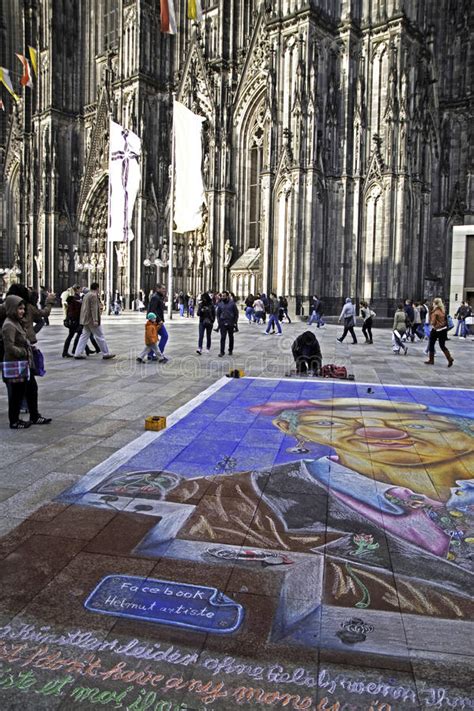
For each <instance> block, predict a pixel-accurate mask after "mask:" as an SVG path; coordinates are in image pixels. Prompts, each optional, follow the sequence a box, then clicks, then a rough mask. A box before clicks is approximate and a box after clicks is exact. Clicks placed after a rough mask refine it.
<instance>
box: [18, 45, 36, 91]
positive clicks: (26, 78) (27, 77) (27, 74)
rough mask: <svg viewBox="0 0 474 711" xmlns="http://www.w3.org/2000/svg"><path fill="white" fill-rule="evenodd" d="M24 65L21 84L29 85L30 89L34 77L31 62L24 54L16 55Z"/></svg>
mask: <svg viewBox="0 0 474 711" xmlns="http://www.w3.org/2000/svg"><path fill="white" fill-rule="evenodd" d="M16 56H17V57H18V59H19V60H20V62H21V63H22V65H23V76H22V77H21V79H20V84H21V85H22V86H28V87H29V88H30V89H32V88H33V78H32V76H31V69H30V63H29V61H28V60H27V58H26V57H25V55H24V54H18V53H17V55H16Z"/></svg>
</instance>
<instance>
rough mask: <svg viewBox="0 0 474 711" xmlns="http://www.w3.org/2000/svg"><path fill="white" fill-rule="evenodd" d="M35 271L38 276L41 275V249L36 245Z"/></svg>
mask: <svg viewBox="0 0 474 711" xmlns="http://www.w3.org/2000/svg"><path fill="white" fill-rule="evenodd" d="M35 262H36V269H37V270H38V273H39V274H42V273H43V248H42V247H41V245H40V244H39V245H38V252H37V254H35Z"/></svg>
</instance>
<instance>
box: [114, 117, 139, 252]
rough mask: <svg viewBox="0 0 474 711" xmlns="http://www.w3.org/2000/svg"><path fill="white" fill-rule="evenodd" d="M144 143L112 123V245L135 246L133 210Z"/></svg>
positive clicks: (131, 132) (130, 132)
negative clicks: (125, 244)
mask: <svg viewBox="0 0 474 711" xmlns="http://www.w3.org/2000/svg"><path fill="white" fill-rule="evenodd" d="M140 155H141V140H140V139H139V137H138V136H137V135H136V134H135V133H133V131H129V130H128V129H126V128H123V126H120V124H118V123H115V121H112V120H111V121H110V152H109V226H108V230H107V234H108V239H109V241H110V242H131V241H132V239H133V232H132V230H131V227H130V225H131V222H132V214H133V206H134V204H135V199H136V197H137V192H138V188H139V185H140V177H141V170H140Z"/></svg>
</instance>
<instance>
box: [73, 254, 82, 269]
mask: <svg viewBox="0 0 474 711" xmlns="http://www.w3.org/2000/svg"><path fill="white" fill-rule="evenodd" d="M80 264H81V255H80V254H79V252H78V251H77V249H75V250H74V271H75V272H78V271H79V265H80Z"/></svg>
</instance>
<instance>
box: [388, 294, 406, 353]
mask: <svg viewBox="0 0 474 711" xmlns="http://www.w3.org/2000/svg"><path fill="white" fill-rule="evenodd" d="M406 338H407V314H406V311H405V308H404V306H403V304H398V306H397V310H396V311H395V314H394V317H393V324H392V342H393V349H394V353H400V351H403V353H404V354H405V355H406V354H407V353H408V348H407V347H406V345H405V342H406Z"/></svg>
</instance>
